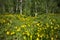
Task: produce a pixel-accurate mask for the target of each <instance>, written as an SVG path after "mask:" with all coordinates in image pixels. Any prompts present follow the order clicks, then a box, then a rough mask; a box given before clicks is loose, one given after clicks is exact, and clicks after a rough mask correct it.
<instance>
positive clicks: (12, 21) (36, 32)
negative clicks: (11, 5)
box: [0, 14, 60, 40]
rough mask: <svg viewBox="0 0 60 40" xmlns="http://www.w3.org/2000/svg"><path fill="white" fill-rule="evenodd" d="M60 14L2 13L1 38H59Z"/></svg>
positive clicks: (0, 22) (44, 39)
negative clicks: (32, 15)
mask: <svg viewBox="0 0 60 40" xmlns="http://www.w3.org/2000/svg"><path fill="white" fill-rule="evenodd" d="M59 15H60V14H59ZM59 15H57V14H42V15H39V16H35V17H31V16H26V15H19V14H5V15H0V40H59V39H60V19H59V18H60V16H59Z"/></svg>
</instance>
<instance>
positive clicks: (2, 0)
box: [0, 0, 60, 15]
mask: <svg viewBox="0 0 60 40" xmlns="http://www.w3.org/2000/svg"><path fill="white" fill-rule="evenodd" d="M0 13H20V14H25V15H26V14H27V15H39V14H42V13H60V0H0Z"/></svg>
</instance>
